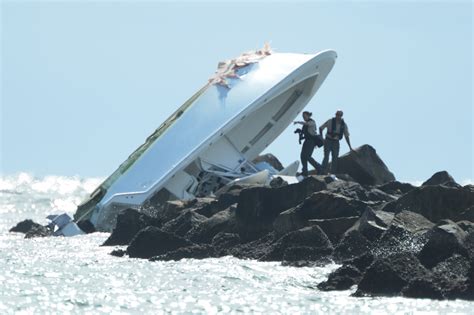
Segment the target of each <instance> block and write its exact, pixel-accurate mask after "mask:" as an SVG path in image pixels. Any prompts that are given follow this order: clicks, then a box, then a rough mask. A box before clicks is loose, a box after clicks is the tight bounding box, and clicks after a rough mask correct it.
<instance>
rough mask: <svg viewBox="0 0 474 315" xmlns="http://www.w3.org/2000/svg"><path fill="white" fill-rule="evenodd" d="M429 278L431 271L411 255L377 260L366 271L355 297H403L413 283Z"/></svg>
mask: <svg viewBox="0 0 474 315" xmlns="http://www.w3.org/2000/svg"><path fill="white" fill-rule="evenodd" d="M428 276H429V271H428V270H426V268H425V267H423V265H422V264H421V263H420V262H419V261H418V259H417V257H416V256H415V255H413V254H411V253H395V254H392V255H389V256H387V257H382V258H376V259H375V261H374V262H373V263H372V265H370V266H369V267H368V268H367V270H366V271H365V273H364V275H363V277H362V280H361V281H360V282H359V285H358V288H357V291H356V293H355V296H366V295H369V296H394V295H401V292H402V289H403V288H404V287H406V286H407V285H408V284H409V283H410V282H411V281H413V280H415V279H424V278H426V277H428Z"/></svg>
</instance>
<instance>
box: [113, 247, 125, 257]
mask: <svg viewBox="0 0 474 315" xmlns="http://www.w3.org/2000/svg"><path fill="white" fill-rule="evenodd" d="M126 253H127V252H126V251H124V250H123V249H114V250H113V251H111V252H110V255H112V256H115V257H123V256H125V254H126Z"/></svg>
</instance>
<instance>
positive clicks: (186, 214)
mask: <svg viewBox="0 0 474 315" xmlns="http://www.w3.org/2000/svg"><path fill="white" fill-rule="evenodd" d="M205 220H207V218H206V217H205V216H203V215H201V214H199V213H197V212H195V211H193V210H184V211H183V212H182V213H181V214H180V215H179V216H177V217H176V218H174V219H173V220H170V221H168V222H166V223H165V224H163V226H162V227H161V229H162V230H163V231H165V232H169V233H174V234H176V235H179V236H185V235H186V233H187V232H188V231H189V230H191V229H193V228H196V227H197V226H198V225H199V224H201V223H202V222H204V221H205Z"/></svg>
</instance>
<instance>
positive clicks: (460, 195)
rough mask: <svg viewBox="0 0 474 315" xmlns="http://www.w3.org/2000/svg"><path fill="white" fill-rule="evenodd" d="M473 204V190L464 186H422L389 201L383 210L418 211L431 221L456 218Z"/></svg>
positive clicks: (395, 211)
mask: <svg viewBox="0 0 474 315" xmlns="http://www.w3.org/2000/svg"><path fill="white" fill-rule="evenodd" d="M473 204H474V191H470V190H469V189H466V188H464V187H461V188H453V187H446V186H422V187H418V188H415V189H413V190H411V191H410V192H408V193H406V194H405V195H403V196H401V197H400V198H399V199H398V200H395V201H391V202H389V203H388V204H387V205H385V207H384V208H383V210H384V211H388V212H394V213H398V212H400V211H403V210H408V211H412V212H416V213H419V214H421V215H423V216H424V217H425V218H427V219H428V220H430V221H432V222H438V221H439V220H442V219H452V220H458V219H459V216H460V214H461V213H462V212H463V211H465V210H466V209H467V208H468V207H471V206H472V205H473Z"/></svg>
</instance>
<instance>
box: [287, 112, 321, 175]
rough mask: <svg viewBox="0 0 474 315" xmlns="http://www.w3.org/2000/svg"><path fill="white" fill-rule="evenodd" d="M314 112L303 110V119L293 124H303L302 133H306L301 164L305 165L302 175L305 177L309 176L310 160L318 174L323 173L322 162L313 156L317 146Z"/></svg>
mask: <svg viewBox="0 0 474 315" xmlns="http://www.w3.org/2000/svg"><path fill="white" fill-rule="evenodd" d="M312 114H313V113H310V112H303V121H295V122H293V124H295V125H296V124H300V125H303V128H302V131H301V132H302V133H303V135H304V139H305V140H304V142H303V147H302V148H301V164H302V166H303V170H302V172H301V175H303V176H304V177H306V176H308V162H309V163H310V164H311V165H312V166H313V167H314V168H315V169H316V172H317V173H318V174H320V173H321V171H322V167H321V164H319V163H318V162H316V160H315V159H314V158H313V157H312V155H313V152H314V147H315V146H316V139H315V137H317V136H318V135H317V131H316V122H315V121H314V120H313V119H311V115H312Z"/></svg>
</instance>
